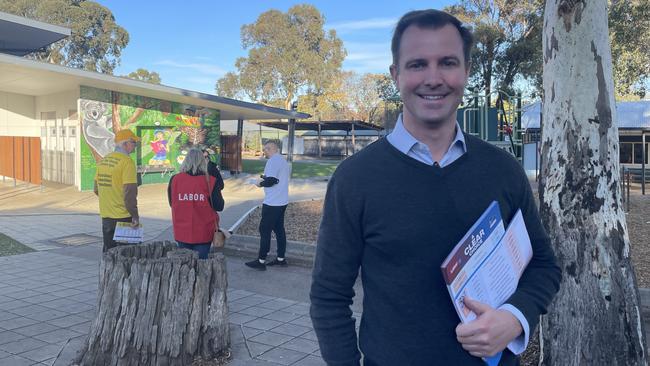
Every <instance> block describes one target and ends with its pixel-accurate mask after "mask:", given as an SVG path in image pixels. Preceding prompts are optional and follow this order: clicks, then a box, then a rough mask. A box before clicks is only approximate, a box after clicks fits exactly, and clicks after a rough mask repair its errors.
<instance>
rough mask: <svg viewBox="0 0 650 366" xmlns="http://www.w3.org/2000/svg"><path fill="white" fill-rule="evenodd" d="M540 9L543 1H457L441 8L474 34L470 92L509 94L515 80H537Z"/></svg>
mask: <svg viewBox="0 0 650 366" xmlns="http://www.w3.org/2000/svg"><path fill="white" fill-rule="evenodd" d="M543 8H544V1H543V0H522V1H510V0H487V1H483V0H461V1H460V3H459V4H457V5H453V6H450V7H448V8H446V9H445V10H446V11H448V12H450V13H451V14H453V15H455V16H456V17H458V18H459V19H460V20H461V21H462V22H464V23H466V24H469V25H471V26H472V28H473V31H474V38H475V45H474V49H473V51H472V59H471V70H470V80H469V88H470V89H474V90H477V91H478V90H482V91H484V92H486V93H490V92H491V91H492V90H494V89H495V87H496V89H500V90H503V91H506V92H507V93H509V94H513V93H514V92H515V90H514V83H515V81H516V80H517V77H520V78H522V79H524V80H528V81H531V82H532V83H533V84H534V85H536V82H537V81H538V79H537V78H538V76H539V80H541V72H542V64H541V60H542V58H541V57H542V47H541V44H542V38H541V37H542V22H543ZM539 86H540V87H541V83H540V85H539Z"/></svg>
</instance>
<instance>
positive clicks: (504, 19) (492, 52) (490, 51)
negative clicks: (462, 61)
mask: <svg viewBox="0 0 650 366" xmlns="http://www.w3.org/2000/svg"><path fill="white" fill-rule="evenodd" d="M446 10H447V11H449V12H450V13H452V14H454V15H456V16H457V17H458V18H459V19H461V20H462V21H463V22H465V23H468V24H471V25H472V27H473V29H474V36H475V38H476V45H475V47H474V50H473V54H472V69H471V73H470V82H469V87H470V88H474V89H476V90H482V91H491V90H493V89H494V87H496V88H497V89H500V90H503V91H505V92H507V93H509V94H511V95H512V94H513V93H515V92H518V91H520V90H516V89H517V88H516V87H515V83H516V82H517V81H518V80H520V81H527V82H529V83H530V85H531V86H532V89H533V92H532V95H531V97H533V98H534V97H536V96H538V95H541V93H542V65H543V59H542V57H543V54H542V26H543V24H542V21H543V18H542V16H543V10H544V1H542V0H525V1H520V2H516V1H509V0H487V1H479V0H462V1H461V2H460V4H458V5H453V6H450V7H448V8H447V9H446ZM608 12H609V15H608V16H609V36H610V43H611V47H612V60H613V67H614V84H615V87H616V97H617V99H619V100H632V99H638V98H639V97H642V96H643V95H644V94H645V93H646V88H647V85H648V79H649V78H650V1H647V0H627V1H612V0H609V1H608Z"/></svg>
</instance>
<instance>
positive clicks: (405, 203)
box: [310, 10, 561, 366]
mask: <svg viewBox="0 0 650 366" xmlns="http://www.w3.org/2000/svg"><path fill="white" fill-rule="evenodd" d="M471 48H472V35H471V33H470V31H469V30H468V29H466V28H465V27H463V26H462V24H461V23H460V22H459V21H458V19H456V18H455V17H453V16H451V15H449V14H447V13H445V12H441V11H437V10H422V11H413V12H410V13H407V14H406V15H404V16H403V17H402V18H401V19H400V21H399V23H398V24H397V27H396V29H395V33H394V35H393V41H392V53H393V64H392V65H391V67H390V72H391V75H392V77H393V79H394V81H395V83H396V86H397V88H398V89H399V91H400V94H401V98H402V101H403V103H404V111H403V114H402V115H401V116H400V118H399V119H398V121H397V124H396V126H395V129H394V131H393V132H392V133H391V134H390V135H388V136H387V138H385V139H382V140H379V141H377V142H376V143H374V144H372V145H371V146H369V147H367V148H365V149H364V150H362V151H360V152H359V153H357V154H355V155H354V156H352V157H350V158H348V159H346V160H345V161H343V162H342V163H341V164H340V166H339V167H338V169H337V170H336V172H335V173H334V175H333V176H332V179H331V180H330V183H329V186H328V191H327V195H326V197H325V207H324V211H323V219H322V223H321V227H320V231H319V237H318V248H317V252H316V260H315V264H314V271H313V283H312V287H311V294H310V297H311V303H312V305H311V317H312V321H313V324H314V329H315V331H316V335H317V336H318V341H319V344H320V352H321V354H322V356H323V359H324V360H325V361H326V362H327V364H328V365H359V362H360V359H361V353H363V362H364V365H368V366H371V365H386V366H396V365H399V366H402V365H422V366H429V365H483V364H484V361H483V360H482V359H481V358H485V357H490V356H494V355H495V354H499V353H501V358H500V362H499V364H500V365H516V364H517V363H518V357H517V356H516V355H517V354H520V353H521V352H523V351H524V350H525V348H526V346H527V343H528V339H529V336H530V335H531V334H532V333H533V332H534V329H535V327H536V326H537V323H538V321H539V316H540V315H541V314H544V313H545V312H546V307H547V306H548V304H549V303H550V301H551V300H552V298H553V296H554V295H555V293H556V292H557V290H558V287H559V282H560V277H561V272H560V269H559V267H558V266H557V264H556V262H555V256H554V254H553V251H552V249H551V248H550V241H549V238H548V235H547V234H546V232H545V231H544V229H543V227H542V225H541V222H540V219H539V215H538V212H537V207H536V205H535V202H534V198H533V195H532V191H531V188H530V184H529V182H528V179H527V177H526V175H525V173H524V172H523V170H522V168H521V166H520V165H519V164H518V162H517V161H516V160H515V159H514V158H512V156H510V155H509V154H508V153H506V152H504V151H503V150H500V149H498V148H496V147H494V146H492V145H490V144H489V143H486V142H483V141H481V140H480V139H477V138H475V137H473V136H470V135H465V134H463V132H462V131H461V129H460V126H459V125H458V123H457V122H456V110H457V108H458V105H459V104H460V101H461V98H462V96H463V91H464V89H465V85H466V83H467V78H468V75H469V69H470V68H469V66H470V65H469V60H470V50H471ZM494 200H496V201H498V202H499V204H500V208H501V214H502V217H503V218H504V221H505V222H506V224H507V222H509V221H510V220H511V219H512V217H513V216H514V214H515V213H516V211H517V210H518V209H521V211H522V214H523V216H524V221H525V223H526V227H527V229H528V232H529V236H530V239H531V244H532V247H533V258H532V259H531V261H530V263H529V265H528V267H527V268H526V270H525V272H524V273H523V275H522V277H521V279H520V281H519V285H518V287H517V290H516V291H515V293H514V294H513V295H512V296H511V297H510V298H509V299H508V300H507V301H506V303H505V304H504V305H503V306H501V307H499V308H496V309H495V308H491V307H490V306H488V305H486V304H482V303H480V302H478V301H475V300H471V299H467V300H466V301H465V305H466V306H467V307H468V308H469V309H470V310H472V311H473V312H474V313H476V314H477V315H478V317H477V319H476V320H474V321H472V322H470V323H467V324H459V319H458V316H457V314H456V312H455V310H454V307H453V304H452V302H451V299H450V297H449V294H448V292H447V289H446V287H445V282H444V279H443V277H442V273H441V270H440V264H441V263H442V262H443V261H444V259H445V257H446V256H447V254H448V253H449V252H450V251H451V249H452V248H453V247H454V246H455V245H456V243H458V241H459V240H460V239H461V238H462V236H463V235H464V234H465V232H466V231H467V230H468V229H469V228H470V227H471V226H472V224H473V223H474V221H475V220H476V219H478V217H479V216H480V215H481V214H482V212H483V211H484V210H485V209H486V208H487V207H488V206H489V204H490V203H491V202H492V201H494ZM359 269H361V279H362V284H363V290H364V299H363V315H362V319H361V326H360V330H359V340H358V341H357V335H356V332H355V321H354V319H353V318H352V312H351V310H350V305H351V304H352V298H353V297H354V290H353V286H354V283H355V281H356V279H357V276H358V273H359ZM359 350H360V351H361V353H360V352H359Z"/></svg>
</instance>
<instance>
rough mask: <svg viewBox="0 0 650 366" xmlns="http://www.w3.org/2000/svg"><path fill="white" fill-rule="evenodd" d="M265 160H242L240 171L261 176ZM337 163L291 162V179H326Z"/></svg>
mask: <svg viewBox="0 0 650 366" xmlns="http://www.w3.org/2000/svg"><path fill="white" fill-rule="evenodd" d="M265 164H266V160H250V159H244V160H242V169H243V170H244V173H249V174H256V175H261V174H262V173H264V165H265ZM338 165H339V162H333V163H314V162H301V161H298V162H295V161H294V162H293V170H292V171H291V178H296V179H303V178H312V177H326V176H330V175H332V173H334V170H335V169H336V167H337V166H338Z"/></svg>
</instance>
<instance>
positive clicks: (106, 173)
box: [95, 152, 137, 219]
mask: <svg viewBox="0 0 650 366" xmlns="http://www.w3.org/2000/svg"><path fill="white" fill-rule="evenodd" d="M95 181H96V182H97V190H98V192H99V215H100V216H101V217H110V218H113V219H121V218H125V217H130V216H131V215H130V214H129V212H128V211H127V210H126V207H125V206H124V185H125V184H129V183H137V180H136V176H135V163H134V162H133V160H131V158H130V157H129V156H127V155H125V154H122V153H119V152H112V153H110V154H108V155H106V157H105V158H104V159H102V161H100V162H99V163H98V164H97V174H96V175H95Z"/></svg>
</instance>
